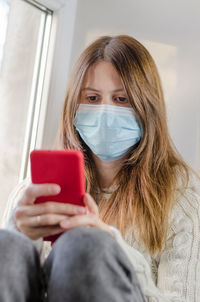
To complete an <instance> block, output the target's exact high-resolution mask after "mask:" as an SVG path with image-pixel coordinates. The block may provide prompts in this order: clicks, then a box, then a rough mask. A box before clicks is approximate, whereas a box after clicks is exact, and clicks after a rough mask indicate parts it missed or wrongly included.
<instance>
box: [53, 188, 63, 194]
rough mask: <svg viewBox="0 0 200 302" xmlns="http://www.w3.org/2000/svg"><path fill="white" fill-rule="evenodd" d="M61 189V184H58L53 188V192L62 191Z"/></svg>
mask: <svg viewBox="0 0 200 302" xmlns="http://www.w3.org/2000/svg"><path fill="white" fill-rule="evenodd" d="M60 191H61V187H60V186H56V187H54V188H53V192H54V193H55V194H58V193H60Z"/></svg>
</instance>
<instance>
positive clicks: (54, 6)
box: [19, 0, 77, 181]
mask: <svg viewBox="0 0 200 302" xmlns="http://www.w3.org/2000/svg"><path fill="white" fill-rule="evenodd" d="M26 2H29V3H30V4H31V2H32V3H33V2H34V3H35V4H36V5H37V4H38V5H39V6H40V5H41V6H42V7H44V8H47V9H49V10H50V11H52V23H51V33H50V39H49V48H48V55H47V59H46V70H45V75H44V79H43V83H44V84H43V90H42V96H41V97H42V102H41V106H40V113H39V117H38V120H37V134H36V135H35V136H34V135H32V134H33V133H32V132H31V131H33V129H32V127H30V125H28V122H27V134H26V137H28V136H31V141H28V139H25V143H24V151H23V156H22V163H21V169H20V176H19V181H20V180H22V179H24V178H26V177H27V176H29V174H30V166H29V165H30V163H29V153H30V152H31V150H32V149H52V148H53V145H54V142H55V138H56V134H57V130H58V125H59V119H60V116H61V111H62V106H63V102H64V98H65V92H66V83H67V77H68V73H69V69H70V61H71V49H72V43H73V33H74V26H75V18H76V9H77V0H56V1H55V0H38V1H34V0H27V1H26ZM29 123H30V121H29Z"/></svg>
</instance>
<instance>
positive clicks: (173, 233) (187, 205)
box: [112, 190, 200, 302]
mask: <svg viewBox="0 0 200 302" xmlns="http://www.w3.org/2000/svg"><path fill="white" fill-rule="evenodd" d="M170 225H171V228H170V230H169V236H168V239H167V244H166V248H165V249H163V251H162V252H161V254H160V257H159V259H160V260H159V263H158V275H157V283H156V284H155V283H154V281H153V279H152V274H151V268H150V266H149V264H148V263H147V261H146V259H145V258H144V256H143V255H142V254H141V253H140V252H139V251H138V250H136V249H135V248H133V247H131V246H130V245H128V244H127V243H126V242H125V240H123V238H122V236H121V234H120V232H119V231H118V230H116V229H115V230H114V229H113V228H112V230H113V232H114V234H115V238H116V240H117V241H118V243H119V244H120V246H121V247H122V249H123V250H124V252H125V253H126V254H127V256H128V258H129V260H130V262H131V263H132V265H133V267H134V269H135V272H136V275H137V277H138V280H139V282H140V285H141V288H142V291H143V293H144V296H145V298H146V300H147V301H148V302H161V301H162V302H198V301H199V297H200V197H199V195H198V194H197V193H195V192H194V191H193V190H187V194H185V195H184V196H182V198H180V200H179V201H178V203H177V204H176V206H175V207H174V210H173V213H172V217H171V224H170Z"/></svg>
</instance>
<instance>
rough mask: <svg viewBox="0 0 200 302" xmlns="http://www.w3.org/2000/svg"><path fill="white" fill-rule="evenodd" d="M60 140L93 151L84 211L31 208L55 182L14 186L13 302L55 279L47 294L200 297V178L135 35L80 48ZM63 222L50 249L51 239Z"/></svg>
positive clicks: (52, 297) (35, 295)
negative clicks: (180, 149) (174, 137)
mask: <svg viewBox="0 0 200 302" xmlns="http://www.w3.org/2000/svg"><path fill="white" fill-rule="evenodd" d="M59 148H64V149H79V150H82V151H83V153H84V158H85V179H86V191H87V192H88V193H87V194H86V195H85V198H84V202H85V206H86V207H85V208H84V209H82V210H81V209H80V208H79V207H76V206H72V205H69V204H57V203H54V202H52V201H51V200H50V201H49V202H48V203H46V204H40V205H35V204H34V201H35V199H36V198H37V197H38V196H43V195H52V194H57V193H58V192H59V190H60V188H59V187H58V186H57V185H56V184H55V185H50V184H43V185H33V184H27V181H25V184H24V183H23V184H21V186H19V187H18V188H17V191H16V192H14V194H13V196H11V200H10V202H9V210H7V212H6V215H7V213H8V212H11V214H10V218H9V221H8V223H7V228H10V229H15V230H18V234H17V233H16V232H15V233H8V232H6V231H4V233H3V234H2V233H1V237H3V238H2V239H1V240H0V244H2V245H3V246H4V250H5V251H4V253H5V254H6V253H8V250H9V251H10V253H11V255H10V257H9V259H10V261H11V259H14V257H12V255H13V254H12V253H13V252H14V251H15V249H17V252H15V253H16V254H17V255H20V257H21V258H20V257H19V256H18V257H19V258H18V259H20V260H18V261H19V265H18V266H17V267H18V270H17V272H16V274H15V275H16V278H15V279H14V280H13V278H12V280H11V278H10V276H11V275H12V269H10V271H7V265H6V263H5V262H4V263H3V264H2V265H4V266H3V267H4V270H5V271H6V273H7V276H8V277H7V278H8V279H9V280H11V281H10V284H11V283H14V284H15V286H14V287H12V288H15V297H16V296H17V295H18V297H20V298H18V300H14V298H13V297H12V299H10V300H9V299H8V301H11V300H12V301H26V300H27V301H32V300H33V301H36V300H37V301H39V297H40V296H41V291H42V290H43V289H44V288H45V286H46V296H47V299H48V301H56V300H57V301H151V302H152V301H162V302H163V301H166V302H172V301H173V302H175V301H176V302H179V301H180V302H182V301H186V302H197V300H198V299H199V296H200V253H199V249H200V235H199V231H200V207H199V202H200V197H199V191H198V186H199V182H198V180H197V177H196V176H194V173H192V172H191V171H190V169H189V168H188V166H187V165H186V163H184V161H183V160H182V159H181V157H180V156H179V155H178V153H177V151H176V150H175V148H174V146H173V145H172V142H171V140H170V137H169V134H168V130H167V123H166V112H165V105H164V98H163V93H162V88H161V83H160V79H159V75H158V72H157V69H156V66H155V63H154V61H153V59H152V57H151V56H150V54H149V53H148V51H147V50H146V49H145V48H144V47H143V46H142V45H141V44H140V43H139V42H138V41H136V40H135V39H133V38H131V37H129V36H116V37H101V38H99V39H98V40H96V41H95V42H94V43H92V44H91V45H90V46H89V47H88V48H87V49H86V50H85V51H84V52H83V53H82V55H81V56H80V58H79V60H78V61H77V64H76V65H75V67H74V70H73V72H72V75H71V78H70V81H69V87H68V91H67V95H66V100H65V104H64V109H63V115H62V122H61V126H60V146H59ZM11 208H14V210H12V211H11ZM88 226H89V228H88ZM63 230H64V231H65V232H64V234H63V235H62V236H60V237H59V239H58V240H57V241H56V242H55V243H54V245H53V247H52V248H51V247H50V246H49V245H48V244H47V243H45V244H43V243H42V237H44V236H47V235H53V234H57V233H60V232H61V231H63ZM19 233H22V234H25V235H26V237H25V236H23V235H22V234H21V235H19ZM9 236H10V237H9ZM27 237H29V238H30V239H32V240H35V242H34V243H35V245H36V247H37V250H38V251H39V253H40V258H41V263H42V264H43V268H42V269H41V268H40V265H39V262H38V258H37V257H38V254H37V253H36V251H35V249H34V248H33V244H32V242H31V241H30V240H28V239H27ZM6 238H12V242H13V246H14V247H13V248H12V249H11V248H10V244H11V240H9V241H8V240H7V241H8V242H7V244H5V241H6ZM17 243H18V244H17ZM22 247H23V248H22ZM25 247H26V248H25ZM22 251H23V252H22ZM7 255H8V256H9V253H8V254H7ZM22 255H23V256H22ZM29 255H30V256H29ZM8 256H7V257H8ZM24 259H26V261H24ZM13 261H14V260H12V263H13ZM12 267H14V264H13V265H12ZM22 268H23V271H24V272H25V273H24V275H23V276H22V275H21V280H20V282H19V281H18V283H17V282H16V279H17V278H18V280H19V271H20V270H21V269H22ZM30 269H31V271H32V272H33V273H32V275H31V277H30V275H29V278H27V276H28V272H30ZM41 270H42V272H41ZM31 279H34V280H35V282H34V283H33V282H32V280H31ZM27 280H28V281H29V282H28V281H27ZM0 281H1V280H0ZM4 283H5V282H4ZM42 283H45V285H44V286H42ZM0 284H3V283H1V282H0ZM31 284H32V285H31ZM33 284H34V288H33ZM2 286H3V285H2ZM10 286H11V285H10ZM12 286H13V285H12ZM3 288H4V290H3V291H2V293H3V292H5V291H6V290H5V288H9V287H8V286H6V284H4V287H3ZM9 294H12V293H11V291H10V292H9V290H7V292H6V295H7V296H9ZM0 295H1V294H0ZM5 297H6V296H5ZM31 299H32V300H31ZM2 301H7V300H3V299H2Z"/></svg>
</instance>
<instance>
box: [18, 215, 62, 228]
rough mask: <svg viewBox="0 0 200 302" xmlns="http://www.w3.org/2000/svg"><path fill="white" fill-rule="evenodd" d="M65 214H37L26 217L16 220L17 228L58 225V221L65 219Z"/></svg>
mask: <svg viewBox="0 0 200 302" xmlns="http://www.w3.org/2000/svg"><path fill="white" fill-rule="evenodd" d="M66 217H67V216H66V215H65V216H64V215H56V214H45V215H38V216H32V217H28V218H27V217H26V218H23V219H21V220H18V221H17V222H16V224H17V228H19V229H20V230H21V229H24V228H27V227H28V228H35V227H41V226H55V225H59V223H60V222H61V221H62V220H63V219H66Z"/></svg>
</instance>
